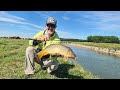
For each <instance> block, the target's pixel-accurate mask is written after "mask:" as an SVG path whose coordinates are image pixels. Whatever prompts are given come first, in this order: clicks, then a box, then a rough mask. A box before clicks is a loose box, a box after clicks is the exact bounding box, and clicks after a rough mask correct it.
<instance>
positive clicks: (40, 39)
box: [35, 35, 49, 41]
mask: <svg viewBox="0 0 120 90" xmlns="http://www.w3.org/2000/svg"><path fill="white" fill-rule="evenodd" d="M35 39H36V40H38V41H48V40H49V37H46V36H44V35H43V36H40V37H38V38H35Z"/></svg>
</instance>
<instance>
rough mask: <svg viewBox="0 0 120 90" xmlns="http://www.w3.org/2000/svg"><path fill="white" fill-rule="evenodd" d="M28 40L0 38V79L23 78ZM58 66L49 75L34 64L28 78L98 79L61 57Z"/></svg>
mask: <svg viewBox="0 0 120 90" xmlns="http://www.w3.org/2000/svg"><path fill="white" fill-rule="evenodd" d="M27 47H28V40H17V39H3V38H1V39H0V52H1V53H0V78H1V79H25V75H24V64H25V49H26V48H27ZM58 60H59V62H60V65H59V68H58V69H57V70H56V71H55V72H54V74H53V75H50V74H48V73H47V72H46V70H43V69H41V68H40V66H39V65H38V64H37V63H36V64H35V74H34V75H32V76H31V77H30V79H98V77H97V76H93V75H92V74H91V73H90V72H87V71H86V70H84V69H83V68H82V67H81V66H80V65H79V64H77V63H74V64H71V63H70V62H69V61H68V62H64V61H63V60H62V58H59V59H58Z"/></svg>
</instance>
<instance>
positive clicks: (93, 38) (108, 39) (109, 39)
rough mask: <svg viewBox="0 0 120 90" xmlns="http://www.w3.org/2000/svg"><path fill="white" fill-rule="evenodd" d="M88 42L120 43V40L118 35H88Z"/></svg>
mask: <svg viewBox="0 0 120 90" xmlns="http://www.w3.org/2000/svg"><path fill="white" fill-rule="evenodd" d="M87 41H88V42H95V43H120V40H119V38H118V37H116V36H88V37H87Z"/></svg>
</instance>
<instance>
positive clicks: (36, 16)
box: [0, 11, 120, 39]
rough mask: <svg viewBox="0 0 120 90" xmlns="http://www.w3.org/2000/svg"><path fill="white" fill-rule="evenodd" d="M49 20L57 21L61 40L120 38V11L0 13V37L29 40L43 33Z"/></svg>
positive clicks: (57, 29)
mask: <svg viewBox="0 0 120 90" xmlns="http://www.w3.org/2000/svg"><path fill="white" fill-rule="evenodd" d="M48 17H55V18H56V19H57V28H56V31H57V32H58V35H59V36H60V37H61V38H77V39H86V38H87V36H90V35H101V36H117V37H119V38H120V11H0V37H4V36H6V37H9V36H20V37H25V38H32V37H33V36H34V35H35V34H36V33H38V32H39V31H41V30H43V29H45V23H46V19H47V18H48Z"/></svg>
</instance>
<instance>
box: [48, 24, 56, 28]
mask: <svg viewBox="0 0 120 90" xmlns="http://www.w3.org/2000/svg"><path fill="white" fill-rule="evenodd" d="M47 27H48V28H50V27H51V28H56V26H55V25H53V24H47Z"/></svg>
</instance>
